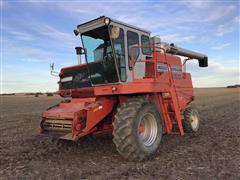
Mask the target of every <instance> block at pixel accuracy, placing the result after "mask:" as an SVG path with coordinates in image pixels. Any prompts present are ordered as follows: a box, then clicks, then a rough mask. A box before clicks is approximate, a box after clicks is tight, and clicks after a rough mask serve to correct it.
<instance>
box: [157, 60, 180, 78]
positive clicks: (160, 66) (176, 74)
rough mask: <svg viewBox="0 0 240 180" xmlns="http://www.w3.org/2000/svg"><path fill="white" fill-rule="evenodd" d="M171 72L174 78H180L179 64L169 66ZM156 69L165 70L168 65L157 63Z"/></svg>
mask: <svg viewBox="0 0 240 180" xmlns="http://www.w3.org/2000/svg"><path fill="white" fill-rule="evenodd" d="M171 69H172V72H173V78H174V79H181V78H182V68H181V67H180V66H172V67H171ZM157 71H158V72H167V71H168V67H167V65H166V64H162V63H158V64H157Z"/></svg>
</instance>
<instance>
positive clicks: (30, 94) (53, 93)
mask: <svg viewBox="0 0 240 180" xmlns="http://www.w3.org/2000/svg"><path fill="white" fill-rule="evenodd" d="M44 94H46V96H54V95H57V92H46V93H42V92H37V93H25V94H24V95H25V96H35V97H38V96H40V95H44Z"/></svg>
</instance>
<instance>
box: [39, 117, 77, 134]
mask: <svg viewBox="0 0 240 180" xmlns="http://www.w3.org/2000/svg"><path fill="white" fill-rule="evenodd" d="M72 122H73V120H72V119H60V118H47V119H46V120H45V121H44V122H43V129H44V130H51V131H52V130H53V131H68V132H71V129H72Z"/></svg>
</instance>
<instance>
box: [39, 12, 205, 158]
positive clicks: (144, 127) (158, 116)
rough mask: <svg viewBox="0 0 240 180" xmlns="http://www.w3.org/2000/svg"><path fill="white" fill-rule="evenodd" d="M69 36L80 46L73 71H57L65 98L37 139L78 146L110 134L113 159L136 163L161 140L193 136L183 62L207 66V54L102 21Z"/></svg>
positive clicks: (45, 117) (195, 123) (195, 120)
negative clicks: (92, 137) (83, 140)
mask: <svg viewBox="0 0 240 180" xmlns="http://www.w3.org/2000/svg"><path fill="white" fill-rule="evenodd" d="M74 33H75V35H76V36H78V35H80V37H81V40H82V44H83V47H76V52H77V56H78V62H79V64H78V65H75V66H71V67H65V68H62V69H61V72H60V73H59V77H60V80H59V82H58V83H59V95H60V96H62V97H70V99H68V100H65V101H63V102H61V103H60V104H58V105H56V106H53V107H50V108H49V109H47V110H46V111H45V112H43V114H42V120H41V123H40V134H45V135H50V136H54V137H57V138H59V139H66V140H72V141H77V140H79V139H80V138H82V137H84V136H86V135H100V134H103V133H109V132H112V134H113V142H114V144H115V145H116V148H117V150H118V152H119V153H120V154H121V155H122V156H123V157H124V158H126V159H129V160H138V161H139V160H144V159H147V158H150V157H152V155H154V154H155V152H156V151H157V149H158V147H159V145H160V142H161V139H162V135H163V134H173V133H174V134H176V133H177V134H179V135H181V136H183V135H184V133H185V132H191V133H194V132H196V131H197V130H198V129H199V116H198V112H197V110H196V109H194V108H192V107H191V106H190V105H189V104H190V103H191V101H193V99H194V95H193V87H192V80H191V75H190V73H187V72H185V65H186V64H185V63H186V62H187V61H188V60H191V59H197V60H198V62H199V66H200V67H207V66H208V57H207V56H206V55H204V54H200V53H197V52H193V51H190V50H186V49H183V48H179V47H177V46H175V45H174V44H167V43H163V42H161V41H160V38H158V37H150V32H148V31H146V30H143V29H140V28H137V27H134V26H131V25H128V24H125V23H122V22H119V21H117V20H114V19H110V18H108V17H105V16H102V17H99V18H97V19H94V20H92V21H89V22H87V23H84V24H81V25H79V26H77V29H76V30H74ZM83 55H84V57H85V63H81V56H83ZM179 56H183V57H185V60H183V62H182V61H181V59H180V57H179Z"/></svg>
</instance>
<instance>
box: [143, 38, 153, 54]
mask: <svg viewBox="0 0 240 180" xmlns="http://www.w3.org/2000/svg"><path fill="white" fill-rule="evenodd" d="M141 44H142V46H146V47H143V48H142V53H143V55H149V56H150V55H151V54H152V52H151V48H150V39H149V37H148V36H146V35H142V36H141Z"/></svg>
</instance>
